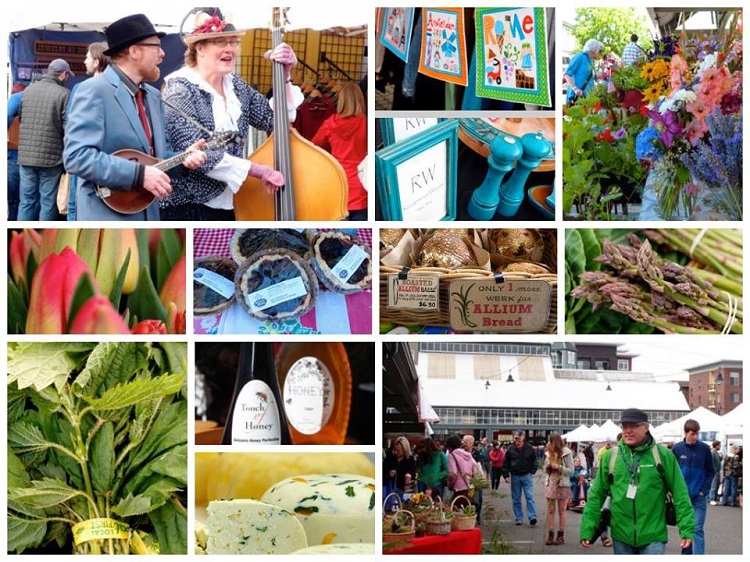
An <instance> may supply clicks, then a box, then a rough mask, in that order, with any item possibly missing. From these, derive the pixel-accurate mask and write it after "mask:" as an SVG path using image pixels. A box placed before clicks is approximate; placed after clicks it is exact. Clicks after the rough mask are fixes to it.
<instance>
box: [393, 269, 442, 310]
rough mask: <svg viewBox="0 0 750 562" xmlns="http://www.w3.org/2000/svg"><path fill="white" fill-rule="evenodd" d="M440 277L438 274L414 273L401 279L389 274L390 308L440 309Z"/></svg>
mask: <svg viewBox="0 0 750 562" xmlns="http://www.w3.org/2000/svg"><path fill="white" fill-rule="evenodd" d="M439 298H440V279H439V277H438V276H437V275H424V274H413V275H409V276H406V277H405V278H403V279H399V274H398V273H392V274H390V275H388V308H395V309H401V310H403V309H411V310H429V311H437V310H440V301H439Z"/></svg>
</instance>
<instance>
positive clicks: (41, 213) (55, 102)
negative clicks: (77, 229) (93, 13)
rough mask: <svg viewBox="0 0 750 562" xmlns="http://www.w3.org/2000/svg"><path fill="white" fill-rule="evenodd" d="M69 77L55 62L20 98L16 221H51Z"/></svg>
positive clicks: (66, 68)
mask: <svg viewBox="0 0 750 562" xmlns="http://www.w3.org/2000/svg"><path fill="white" fill-rule="evenodd" d="M70 76H73V72H72V71H71V70H70V65H69V64H68V63H67V62H66V61H65V60H63V59H55V60H53V61H52V62H51V63H49V66H47V73H46V74H45V75H44V76H43V77H42V78H41V79H39V80H37V81H36V82H33V83H32V84H30V85H29V87H28V88H26V90H25V91H24V94H23V98H22V99H21V109H20V111H19V116H20V118H21V127H20V131H19V137H18V165H19V172H20V176H21V203H20V205H19V208H18V220H20V221H38V220H43V221H52V220H57V219H58V218H59V216H58V213H57V186H58V184H59V183H60V177H61V176H62V174H63V172H64V171H65V170H64V169H63V159H62V153H63V135H64V130H65V129H64V126H65V106H66V105H67V103H68V95H69V94H70V90H68V88H66V87H65V86H64V85H63V84H65V81H66V80H67V79H68V77H70Z"/></svg>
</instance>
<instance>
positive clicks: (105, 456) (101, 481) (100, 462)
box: [89, 422, 115, 494]
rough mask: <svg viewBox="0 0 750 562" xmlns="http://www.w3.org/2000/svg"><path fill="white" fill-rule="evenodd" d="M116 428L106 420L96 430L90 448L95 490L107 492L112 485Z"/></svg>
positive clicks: (90, 464) (92, 478) (90, 465)
mask: <svg viewBox="0 0 750 562" xmlns="http://www.w3.org/2000/svg"><path fill="white" fill-rule="evenodd" d="M114 442H115V430H114V426H113V425H112V422H106V423H105V424H104V425H102V427H101V428H99V431H97V432H96V434H95V435H94V438H93V439H92V440H91V447H90V448H89V472H90V473H91V483H92V485H93V486H94V490H95V491H97V492H99V493H101V494H105V493H106V492H108V491H109V490H110V487H111V486H112V479H113V478H114V475H115V444H114Z"/></svg>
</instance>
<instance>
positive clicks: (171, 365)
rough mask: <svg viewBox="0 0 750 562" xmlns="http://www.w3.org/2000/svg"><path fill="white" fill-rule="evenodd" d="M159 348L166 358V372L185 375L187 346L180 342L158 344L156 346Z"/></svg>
mask: <svg viewBox="0 0 750 562" xmlns="http://www.w3.org/2000/svg"><path fill="white" fill-rule="evenodd" d="M156 345H157V346H159V347H161V348H162V349H163V350H164V353H166V356H167V366H166V367H165V369H166V371H167V372H169V373H174V374H176V375H181V374H187V345H186V344H184V343H182V342H175V343H171V342H160V343H157V344H156Z"/></svg>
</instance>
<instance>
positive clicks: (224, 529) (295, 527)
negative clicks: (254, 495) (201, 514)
mask: <svg viewBox="0 0 750 562" xmlns="http://www.w3.org/2000/svg"><path fill="white" fill-rule="evenodd" d="M207 513H208V547H207V548H206V552H207V553H208V554H289V553H290V552H294V551H295V550H299V549H301V548H305V547H306V546H307V540H306V539H305V530H304V529H303V528H302V525H301V524H300V522H299V520H298V519H297V518H296V517H295V516H294V515H292V514H291V513H289V512H288V511H286V510H285V509H282V508H280V507H277V506H275V505H268V504H266V503H263V502H259V501H255V500H225V501H213V502H210V503H209V504H208V510H207Z"/></svg>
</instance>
